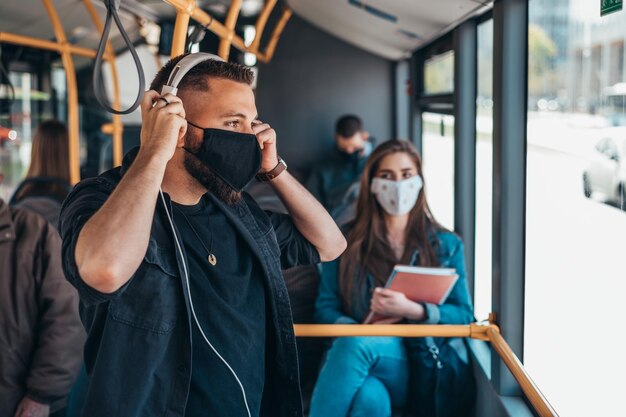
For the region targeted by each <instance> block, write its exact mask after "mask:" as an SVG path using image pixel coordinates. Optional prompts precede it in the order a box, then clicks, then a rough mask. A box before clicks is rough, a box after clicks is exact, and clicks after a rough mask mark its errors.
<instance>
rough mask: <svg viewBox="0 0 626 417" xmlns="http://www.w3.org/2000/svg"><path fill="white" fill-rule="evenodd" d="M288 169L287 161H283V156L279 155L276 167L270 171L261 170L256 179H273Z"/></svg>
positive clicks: (264, 180)
mask: <svg viewBox="0 0 626 417" xmlns="http://www.w3.org/2000/svg"><path fill="white" fill-rule="evenodd" d="M286 169H287V163H286V162H285V161H283V158H281V157H280V156H279V157H278V164H277V165H276V166H275V167H274V169H272V170H271V171H268V172H259V173H258V174H256V179H257V180H258V181H262V182H266V181H271V180H273V179H274V178H276V177H277V176H279V175H280V174H282V172H283V171H285V170H286Z"/></svg>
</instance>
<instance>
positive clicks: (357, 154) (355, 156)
mask: <svg viewBox="0 0 626 417" xmlns="http://www.w3.org/2000/svg"><path fill="white" fill-rule="evenodd" d="M362 151H363V149H357V150H356V151H354V152H352V153H348V152H345V151H342V150H339V149H337V152H339V155H341V157H342V158H343V159H344V160H345V161H346V162H350V163H356V162H357V161H358V160H359V159H360V158H361V152H362Z"/></svg>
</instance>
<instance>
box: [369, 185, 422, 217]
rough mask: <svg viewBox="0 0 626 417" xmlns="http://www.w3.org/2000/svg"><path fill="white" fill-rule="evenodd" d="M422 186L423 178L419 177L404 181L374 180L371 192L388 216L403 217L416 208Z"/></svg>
mask: <svg viewBox="0 0 626 417" xmlns="http://www.w3.org/2000/svg"><path fill="white" fill-rule="evenodd" d="M422 186H423V182H422V177H420V176H419V175H416V176H414V177H411V178H408V179H406V180H402V181H393V180H388V179H384V178H374V179H373V180H372V185H371V186H370V190H371V192H372V194H374V195H375V196H376V200H377V201H378V204H380V205H381V206H382V208H383V209H384V210H385V211H386V212H387V213H388V214H390V215H392V216H402V215H404V214H407V213H408V212H410V211H411V210H412V209H413V207H415V203H416V202H417V197H419V194H420V191H421V190H422Z"/></svg>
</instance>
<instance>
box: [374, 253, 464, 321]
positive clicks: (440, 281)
mask: <svg viewBox="0 0 626 417" xmlns="http://www.w3.org/2000/svg"><path fill="white" fill-rule="evenodd" d="M458 278H459V276H458V275H457V273H456V270H455V269H451V268H428V267H422V266H408V265H396V266H394V267H393V271H392V272H391V275H390V276H389V279H388V280H387V284H386V285H385V288H389V289H391V290H394V291H399V292H402V293H404V294H405V295H406V297H407V298H408V299H409V300H413V301H416V302H420V303H429V304H437V305H439V304H443V303H444V302H445V301H446V298H448V295H449V294H450V291H452V288H453V287H454V284H455V283H456V280H457V279H458ZM382 318H383V317H379V316H378V315H376V314H374V313H373V312H370V313H369V314H368V315H367V318H366V319H365V321H364V322H363V323H364V324H369V323H372V322H375V321H377V320H380V319H382Z"/></svg>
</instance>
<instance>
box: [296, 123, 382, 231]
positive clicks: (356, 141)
mask: <svg viewBox="0 0 626 417" xmlns="http://www.w3.org/2000/svg"><path fill="white" fill-rule="evenodd" d="M368 139H369V133H368V132H366V131H365V130H364V129H363V122H362V121H361V119H360V118H359V117H358V116H354V115H345V116H342V117H341V118H339V120H337V123H336V125H335V145H336V147H335V150H334V152H332V154H330V155H329V156H328V158H325V159H324V161H322V162H321V163H320V164H318V165H317V166H316V167H315V168H313V171H312V172H311V174H310V175H309V179H308V181H307V183H306V186H307V188H308V190H309V191H310V192H311V193H312V194H313V195H314V196H315V197H316V198H317V199H318V200H319V201H320V202H321V203H322V205H323V206H324V207H325V208H326V210H328V212H329V213H330V214H331V216H333V218H334V219H335V221H337V223H338V224H340V225H341V224H344V223H346V222H347V221H350V220H352V219H353V218H354V205H355V203H356V199H357V196H358V194H359V177H360V176H361V172H363V168H364V167H365V161H367V157H368V156H369V154H370V153H371V152H372V144H371V143H370V142H369V141H368Z"/></svg>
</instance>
